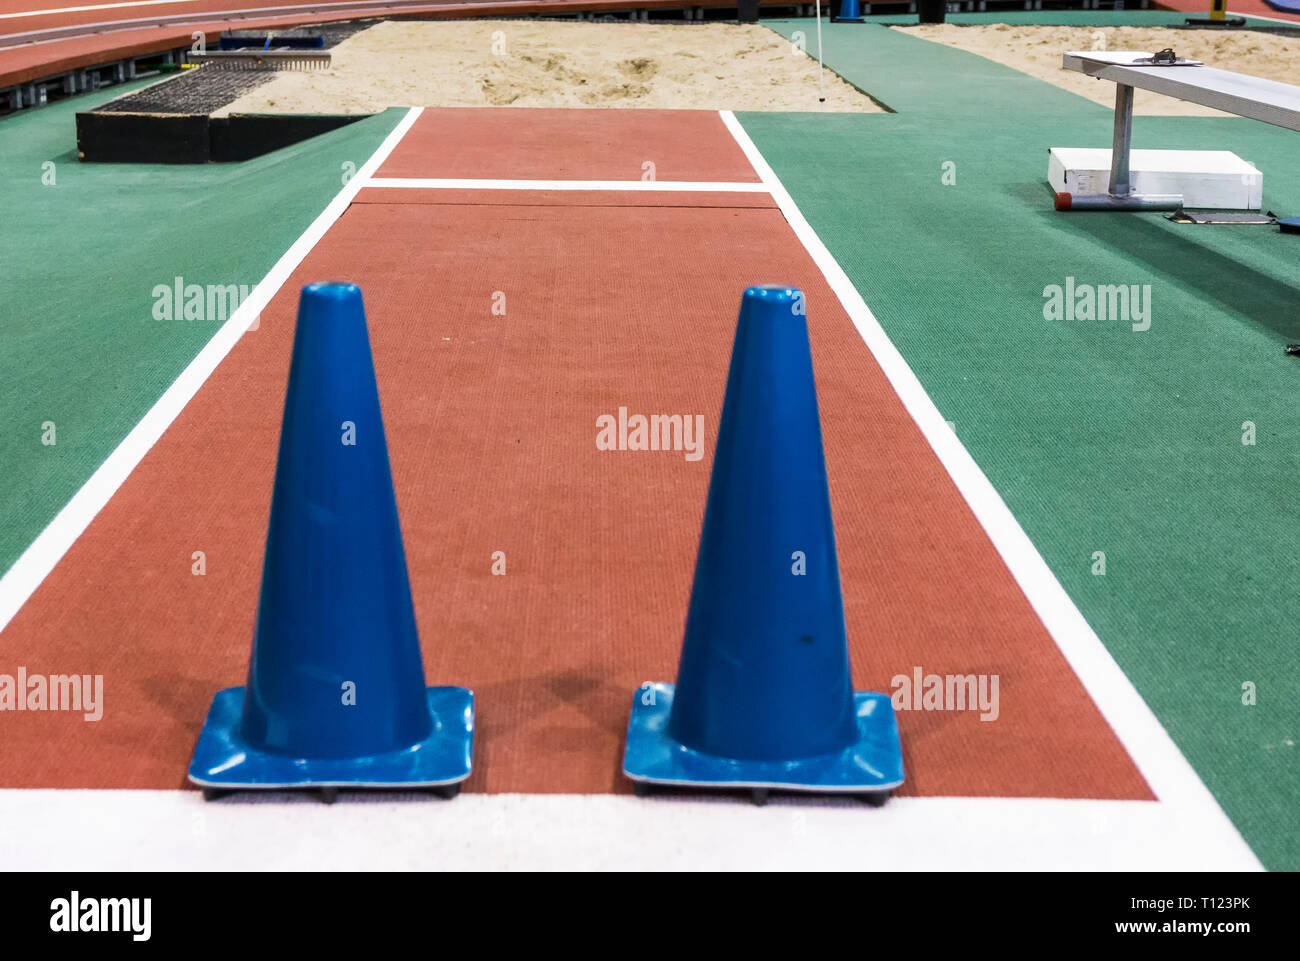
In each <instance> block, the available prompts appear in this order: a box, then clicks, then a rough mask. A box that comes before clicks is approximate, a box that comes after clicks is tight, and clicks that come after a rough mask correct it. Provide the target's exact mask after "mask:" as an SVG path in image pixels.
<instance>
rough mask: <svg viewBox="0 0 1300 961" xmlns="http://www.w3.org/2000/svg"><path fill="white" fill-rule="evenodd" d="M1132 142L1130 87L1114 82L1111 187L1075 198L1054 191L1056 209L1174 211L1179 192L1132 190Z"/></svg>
mask: <svg viewBox="0 0 1300 961" xmlns="http://www.w3.org/2000/svg"><path fill="white" fill-rule="evenodd" d="M1132 142H1133V88H1132V87H1131V86H1129V85H1128V84H1126V83H1117V84H1115V134H1114V138H1113V140H1112V143H1111V150H1110V187H1109V190H1108V192H1107V193H1104V194H1095V195H1093V196H1080V197H1076V196H1074V195H1073V194H1057V195H1056V209H1057V210H1177V209H1178V208H1179V207H1181V206H1182V205H1183V195H1182V194H1146V195H1145V196H1143V195H1139V194H1135V193H1133V188H1132V185H1131V184H1130V182H1129V181H1130V179H1131V178H1130V175H1129V154H1130V148H1131V146H1132Z"/></svg>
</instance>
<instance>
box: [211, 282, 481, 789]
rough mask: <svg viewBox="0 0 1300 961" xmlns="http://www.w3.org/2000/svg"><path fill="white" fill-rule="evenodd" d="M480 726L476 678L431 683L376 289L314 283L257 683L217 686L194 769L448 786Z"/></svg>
mask: <svg viewBox="0 0 1300 961" xmlns="http://www.w3.org/2000/svg"><path fill="white" fill-rule="evenodd" d="M236 701H238V702H239V706H238V710H237V711H235V710H234V707H235V702H236ZM471 738H472V695H471V694H470V692H469V691H466V690H464V689H462V688H431V689H427V690H426V688H425V681H424V667H423V664H422V662H421V657H420V643H419V639H418V637H417V634H416V625H415V611H414V608H413V605H412V602H411V588H410V583H409V580H408V576H407V570H406V556H405V553H404V551H403V547H402V534H401V528H400V526H399V523H398V515H397V500H396V497H395V495H394V491H393V481H392V475H391V472H390V469H389V463H388V449H387V445H386V442H385V437H384V425H383V419H382V416H381V413H380V404H379V393H378V389H377V386H376V382H375V372H374V367H373V364H372V362H371V357H370V342H369V338H368V335H367V332H366V320H365V311H364V308H363V306H362V300H361V291H360V289H359V288H357V287H356V286H354V285H352V284H313V285H311V286H309V287H305V288H304V289H303V291H302V298H301V301H300V303H299V309H298V327H297V331H296V334H295V337H294V345H293V360H292V364H291V367H290V371H289V388H288V393H287V396H286V399H285V406H284V420H283V422H282V427H281V432H280V454H279V460H278V461H277V464H276V472H275V489H274V494H273V496H272V501H271V521H270V528H269V531H268V534H267V539H266V557H265V562H264V565H263V570H262V592H261V600H260V603H259V606H258V613H257V628H256V633H255V635H254V638H253V653H252V658H251V660H250V664H249V671H248V685H247V688H246V689H245V688H230V689H228V690H227V691H223V692H221V693H220V694H218V695H217V699H216V701H214V704H213V711H212V714H211V715H210V716H209V719H208V724H207V725H205V728H204V732H203V735H202V736H201V737H200V742H199V748H198V750H197V752H196V755H195V760H194V764H193V765H192V766H191V770H190V777H191V780H194V781H195V782H196V783H199V784H203V785H204V786H209V787H268V786H327V785H334V786H365V785H380V784H382V785H398V784H401V785H410V784H424V785H446V784H451V783H456V782H458V781H460V780H463V779H464V778H465V777H467V776H468V774H469V765H470V751H471V748H472V741H471ZM232 762H234V763H232Z"/></svg>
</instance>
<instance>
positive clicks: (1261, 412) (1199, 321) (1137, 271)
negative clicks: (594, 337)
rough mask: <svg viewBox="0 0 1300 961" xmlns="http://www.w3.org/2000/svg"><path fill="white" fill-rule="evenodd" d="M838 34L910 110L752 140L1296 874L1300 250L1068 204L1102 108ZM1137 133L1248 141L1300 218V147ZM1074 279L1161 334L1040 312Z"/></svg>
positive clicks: (775, 126)
mask: <svg viewBox="0 0 1300 961" xmlns="http://www.w3.org/2000/svg"><path fill="white" fill-rule="evenodd" d="M769 25H770V26H772V28H773V29H775V30H777V31H778V32H779V33H781V34H783V35H785V36H789V35H790V34H791V32H792V31H794V30H796V29H802V30H805V32H806V33H807V35H808V36H809V37H812V36H813V33H812V29H813V25H812V24H811V22H810V21H783V22H779V23H770V24H769ZM824 31H825V33H824V36H825V50H826V61H827V63H828V65H830V66H833V67H834V68H835V69H836V71H837V72H839V73H840V74H841V75H843V76H844V77H845V78H846V79H848V80H849V81H850V82H852V83H854V84H856V85H858V86H859V87H861V88H862V89H864V90H867V91H869V92H870V93H871V94H872V95H873V96H875V97H877V98H878V99H880V100H881V101H883V102H884V103H887V104H889V105H890V106H891V107H892V108H893V109H895V110H897V111H898V113H896V114H892V115H856V114H766V113H749V114H743V115H742V116H741V120H742V122H743V124H744V126H745V129H746V130H747V131H748V132H749V133H750V135H751V136H752V137H753V139H754V141H755V142H756V144H757V145H758V147H759V149H760V150H761V151H762V152H763V155H764V156H765V157H766V158H767V159H768V160H769V162H770V163H771V164H772V166H773V168H774V169H775V171H776V173H777V175H778V176H779V177H780V178H781V180H782V181H783V182H784V183H785V184H786V185H787V187H788V188H789V190H790V192H791V194H792V195H793V197H794V199H795V201H796V202H797V203H798V204H799V206H800V209H801V210H802V211H803V212H804V214H805V215H806V216H807V217H808V219H809V221H810V222H811V223H812V225H813V227H814V228H815V229H816V230H817V232H818V233H819V235H820V236H821V237H822V239H823V240H824V241H825V243H826V245H827V246H828V247H829V248H830V250H831V252H832V253H833V254H834V255H835V257H836V258H837V259H838V260H839V262H840V264H841V265H842V266H843V267H844V269H845V271H846V272H847V273H848V275H849V276H850V278H852V280H853V282H854V284H855V285H856V286H857V287H858V289H859V291H860V292H861V293H862V295H863V297H864V298H865V299H866V301H867V303H868V304H869V305H870V306H871V308H872V310H873V312H874V313H875V314H876V316H877V318H879V320H880V322H881V324H882V325H883V326H884V328H885V330H886V331H887V332H888V333H889V336H890V338H891V339H892V340H893V341H894V343H895V344H896V345H897V346H898V347H899V349H900V350H901V351H902V352H903V354H904V356H905V357H906V358H907V360H908V362H909V364H910V365H911V366H912V368H913V370H915V372H916V373H917V375H918V376H919V377H920V379H921V381H922V382H923V383H924V385H925V387H926V389H927V390H928V391H929V393H930V395H931V396H932V397H933V398H934V400H935V402H936V404H937V405H938V407H939V409H940V410H941V411H942V412H943V414H944V416H945V417H946V418H947V419H948V420H950V421H953V422H955V424H956V431H957V434H958V436H959V437H960V438H961V440H962V441H963V442H964V443H965V445H966V446H967V447H968V448H969V450H970V451H971V453H972V454H973V455H974V457H975V459H976V460H977V461H978V462H979V464H980V466H981V467H982V468H983V469H984V471H985V473H986V474H987V475H988V476H989V478H990V479H991V480H992V482H993V483H994V485H995V486H996V487H997V489H998V491H999V492H1000V493H1001V495H1002V497H1003V498H1004V499H1005V500H1006V502H1007V504H1008V505H1009V506H1010V508H1011V509H1012V511H1013V512H1014V513H1015V515H1016V517H1017V518H1018V519H1019V520H1020V522H1021V524H1022V525H1023V526H1024V528H1025V530H1026V531H1027V532H1028V534H1029V535H1030V537H1031V538H1032V539H1033V541H1034V543H1035V544H1036V545H1037V547H1038V549H1039V550H1040V551H1041V552H1042V554H1043V556H1044V557H1045V558H1046V560H1047V562H1048V564H1049V565H1050V566H1051V568H1052V570H1053V571H1054V572H1055V574H1056V576H1057V577H1058V578H1059V579H1060V581H1061V582H1062V584H1064V586H1065V587H1066V589H1067V590H1068V591H1069V592H1070V594H1071V596H1072V597H1073V598H1074V599H1075V601H1076V603H1077V604H1078V605H1079V607H1080V608H1081V610H1082V611H1083V613H1084V615H1085V616H1086V617H1087V618H1088V620H1089V622H1090V623H1091V624H1092V626H1093V627H1094V628H1095V629H1096V631H1097V633H1098V634H1099V635H1100V637H1101V638H1102V640H1103V641H1104V642H1105V644H1106V645H1107V647H1108V648H1109V649H1110V651H1111V652H1112V654H1113V655H1114V656H1115V658H1116V659H1117V660H1118V662H1119V663H1120V665H1121V666H1122V667H1123V669H1124V670H1125V672H1126V673H1127V674H1128V675H1129V677H1130V678H1132V680H1133V682H1134V683H1135V685H1136V686H1137V688H1138V690H1139V691H1140V692H1141V694H1142V696H1143V697H1144V698H1145V699H1146V701H1147V703H1148V704H1149V705H1150V706H1151V707H1152V709H1153V710H1154V711H1155V712H1156V714H1157V715H1158V716H1159V718H1160V720H1161V721H1162V722H1163V723H1164V725H1165V727H1166V728H1167V730H1168V731H1169V732H1170V734H1171V735H1172V736H1173V738H1174V740H1175V741H1176V742H1177V743H1178V745H1179V747H1180V748H1181V749H1182V750H1183V751H1184V753H1185V754H1186V755H1187V757H1188V758H1189V759H1190V760H1191V762H1192V764H1193V765H1194V767H1195V768H1196V770H1197V771H1198V773H1199V774H1200V775H1201V777H1202V778H1203V779H1204V780H1205V782H1206V784H1207V785H1208V786H1209V787H1210V789H1211V790H1212V791H1213V792H1214V794H1215V796H1216V797H1217V798H1218V799H1219V801H1220V803H1221V804H1222V805H1223V807H1224V809H1225V810H1226V811H1227V812H1228V814H1229V815H1230V816H1231V817H1232V819H1233V821H1234V822H1235V823H1236V824H1237V826H1238V828H1239V829H1240V830H1241V831H1242V833H1243V835H1244V836H1245V837H1246V839H1247V840H1248V842H1249V843H1250V844H1251V845H1252V847H1253V848H1254V849H1255V851H1256V853H1257V854H1258V855H1259V856H1260V858H1261V860H1263V862H1264V863H1265V864H1266V865H1267V866H1268V867H1271V868H1282V869H1293V870H1294V869H1298V868H1300V821H1298V820H1297V819H1296V817H1295V811H1296V805H1297V800H1298V799H1300V749H1298V748H1297V741H1300V646H1298V645H1297V643H1296V639H1295V638H1296V633H1295V626H1294V625H1295V622H1296V621H1297V620H1300V597H1298V596H1297V594H1296V592H1295V589H1294V588H1295V585H1296V583H1297V582H1298V581H1300V560H1298V558H1297V554H1298V553H1300V533H1298V527H1297V513H1296V511H1295V509H1294V507H1293V503H1294V499H1295V494H1296V489H1297V484H1298V483H1300V405H1298V404H1297V403H1296V399H1295V398H1296V396H1297V393H1298V392H1300V359H1297V358H1291V357H1287V356H1285V355H1284V353H1283V347H1284V345H1285V344H1287V343H1291V342H1298V341H1300V314H1297V312H1296V309H1295V305H1296V302H1297V298H1298V297H1300V237H1296V236H1289V235H1282V234H1280V233H1279V231H1278V230H1277V229H1276V228H1273V227H1194V226H1177V225H1174V224H1171V223H1169V222H1168V221H1166V220H1165V219H1164V218H1163V217H1162V216H1161V215H1160V214H1135V213H1125V214H1116V213H1105V214H1087V213H1083V214H1057V213H1055V212H1054V211H1053V210H1052V196H1051V191H1050V189H1049V187H1048V186H1047V183H1046V176H1047V150H1048V148H1049V147H1052V146H1099V147H1102V146H1108V145H1109V142H1110V133H1111V129H1110V128H1111V112H1110V111H1109V110H1108V109H1106V108H1104V107H1100V106H1098V105H1096V104H1093V103H1091V102H1089V101H1087V100H1084V99H1083V98H1080V97H1077V96H1075V95H1073V94H1070V93H1066V92H1064V91H1062V90H1059V89H1057V88H1055V87H1053V86H1051V85H1049V84H1046V83H1042V82H1040V81H1038V80H1035V79H1032V78H1030V77H1029V76H1027V75H1024V74H1020V73H1018V72H1016V71H1013V70H1011V69H1009V68H1006V67H1002V66H999V65H997V64H995V63H992V62H991V61H988V60H985V59H983V58H980V57H976V56H973V55H970V54H967V53H964V52H961V51H958V50H955V49H952V48H949V47H944V46H940V45H937V44H930V43H927V42H926V41H923V40H919V39H916V38H913V37H910V36H907V35H904V34H900V33H898V32H897V31H893V30H889V29H887V28H885V27H880V26H874V25H868V26H860V25H858V26H855V25H847V24H846V25H830V26H828V27H825V28H824ZM1134 142H1135V146H1137V147H1154V146H1160V147H1169V148H1202V149H1226V150H1233V151H1236V152H1237V153H1238V154H1239V155H1241V156H1242V157H1244V158H1246V159H1248V160H1250V161H1253V162H1254V163H1255V164H1256V165H1257V166H1259V167H1260V169H1261V170H1262V171H1263V173H1264V186H1265V191H1264V203H1265V207H1266V208H1270V209H1273V210H1275V211H1277V212H1279V213H1280V214H1288V215H1295V214H1300V178H1297V177H1296V168H1295V158H1296V156H1297V151H1298V150H1300V135H1297V134H1295V133H1292V132H1290V131H1286V130H1280V129H1278V128H1274V127H1270V126H1267V125H1264V124H1260V123H1256V122H1254V121H1250V120H1245V119H1237V118H1231V119H1220V118H1215V119H1210V118H1144V117H1139V118H1137V120H1136V121H1135V128H1134ZM948 162H951V163H953V164H955V168H949V169H953V170H955V173H956V183H955V184H953V185H945V184H944V183H943V172H944V165H945V164H946V163H948ZM1067 277H1073V278H1074V279H1075V282H1076V283H1078V284H1095V285H1102V284H1139V285H1146V284H1149V285H1150V287H1151V305H1152V310H1151V327H1150V329H1149V330H1146V331H1141V332H1137V331H1134V330H1133V329H1132V325H1131V324H1130V323H1128V322H1125V321H1121V320H1114V321H1111V320H1105V321H1100V320H1091V321H1089V320H1073V321H1065V320H1047V319H1044V313H1043V306H1044V303H1045V299H1044V296H1043V292H1044V289H1045V288H1046V287H1048V286H1049V285H1053V284H1058V285H1064V284H1065V283H1066V278H1067ZM812 307H813V305H810V308H812ZM1246 422H1250V423H1252V424H1253V425H1254V430H1255V443H1254V444H1253V445H1245V444H1243V443H1242V440H1243V433H1244V431H1243V424H1245V423H1246ZM1098 551H1102V552H1104V553H1105V560H1106V568H1105V574H1104V575H1102V576H1098V575H1096V574H1094V573H1093V569H1094V552H1098ZM1248 682H1249V683H1252V684H1254V685H1255V686H1256V698H1257V703H1255V704H1254V705H1253V706H1247V705H1244V704H1243V685H1244V684H1246V683H1248ZM1061 723H1062V724H1068V723H1069V718H1062V719H1061Z"/></svg>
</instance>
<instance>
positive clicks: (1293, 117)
mask: <svg viewBox="0 0 1300 961" xmlns="http://www.w3.org/2000/svg"><path fill="white" fill-rule="evenodd" d="M1151 56H1152V55H1151V54H1150V53H1147V52H1145V51H1142V50H1087V51H1072V52H1070V53H1066V54H1065V55H1064V57H1063V59H1062V64H1061V66H1062V67H1064V68H1065V69H1066V70H1076V71H1078V72H1079V73H1084V74H1087V75H1088V76H1090V77H1096V78H1098V79H1099V80H1111V81H1113V82H1114V83H1115V134H1114V141H1113V144H1112V147H1111V155H1110V157H1111V165H1110V186H1109V189H1108V192H1107V193H1105V194H1094V195H1089V196H1071V195H1069V194H1064V195H1060V194H1058V196H1057V204H1056V206H1057V209H1058V210H1069V209H1110V210H1173V209H1175V208H1177V207H1179V206H1180V205H1181V204H1182V197H1181V196H1179V195H1173V194H1165V195H1150V194H1149V195H1145V196H1144V195H1140V194H1136V193H1133V191H1132V187H1131V184H1130V176H1129V152H1130V145H1131V143H1132V139H1133V90H1134V88H1135V87H1141V88H1142V89H1143V90H1150V91H1153V92H1154V93H1160V94H1164V95H1165V96H1167V97H1176V98H1177V99H1179V100H1186V101H1188V102H1190V103H1198V104H1202V105H1204V106H1206V107H1213V108H1214V109H1216V110H1222V111H1224V112H1226V113H1235V114H1237V115H1239V116H1242V117H1249V118H1251V119H1252V120H1262V121H1263V122H1264V123H1271V124H1274V125H1275V126H1278V127H1286V128H1287V129H1289V130H1300V87H1295V86H1292V85H1291V84H1288V83H1278V82H1277V81H1276V80H1263V79H1260V78H1259V77H1251V76H1248V75H1246V74H1243V73H1233V72H1232V71H1230V70H1218V69H1215V68H1214V67H1207V66H1205V65H1204V64H1202V63H1200V62H1199V61H1194V60H1183V61H1178V62H1177V63H1175V64H1172V65H1155V64H1151V63H1146V64H1142V63H1137V62H1135V61H1138V60H1139V59H1142V58H1150V57H1151Z"/></svg>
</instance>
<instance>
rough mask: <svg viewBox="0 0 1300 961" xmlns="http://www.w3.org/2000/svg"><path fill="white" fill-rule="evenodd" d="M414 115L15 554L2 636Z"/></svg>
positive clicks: (5, 587) (1, 584)
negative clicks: (55, 512)
mask: <svg viewBox="0 0 1300 961" xmlns="http://www.w3.org/2000/svg"><path fill="white" fill-rule="evenodd" d="M421 112H422V111H421V108H420V107H412V108H410V109H409V110H408V111H407V113H406V116H404V117H403V118H402V119H401V120H400V121H398V124H397V126H396V127H394V128H393V130H392V131H391V132H390V133H389V134H388V136H387V137H385V138H384V142H383V143H381V144H380V145H379V148H378V149H377V150H376V151H375V152H374V153H373V154H371V155H370V159H369V160H367V161H366V162H365V164H363V165H362V167H361V169H360V170H358V171H357V172H356V173H355V174H354V175H353V176H352V178H351V179H350V180H349V181H348V182H347V183H346V184H344V186H343V189H342V190H340V191H339V192H338V193H337V194H336V195H335V197H334V199H333V200H331V201H330V202H329V205H328V206H326V208H325V209H324V210H322V211H321V212H320V214H319V216H317V217H316V219H315V220H313V221H312V222H311V225H310V226H309V227H308V228H307V229H306V230H304V231H303V233H302V235H301V236H300V237H299V238H298V239H297V240H296V241H294V243H293V246H292V247H290V248H289V249H288V250H287V251H285V253H284V254H283V256H281V257H280V259H279V260H278V261H276V263H275V266H274V267H272V268H271V270H270V273H268V274H267V275H266V276H265V277H264V278H262V281H261V283H259V284H258V285H257V286H256V287H255V288H254V289H253V291H252V293H250V294H249V295H248V297H247V299H245V300H244V302H243V303H242V304H240V305H239V309H238V310H236V311H235V312H234V313H233V314H231V315H230V319H229V320H227V321H226V322H225V324H223V325H222V326H221V328H220V329H219V330H218V331H217V332H216V333H215V334H214V335H213V336H212V339H211V340H209V341H208V342H207V344H206V345H205V346H204V348H203V349H202V350H201V351H199V353H198V355H197V356H196V357H195V358H194V359H193V360H192V361H190V363H189V365H188V366H187V367H186V368H185V369H184V370H183V371H181V374H180V376H179V377H177V378H176V380H175V381H174V382H173V383H172V385H171V386H170V387H168V388H167V390H166V391H164V392H163V395H162V396H161V397H159V398H158V400H157V402H156V403H155V404H154V405H153V407H151V408H150V409H149V412H148V413H147V414H145V415H144V417H143V418H141V420H140V422H139V423H138V424H136V425H135V427H133V428H132V429H131V432H130V433H129V434H127V435H126V437H125V438H123V439H122V442H121V443H120V444H118V445H117V447H116V449H114V451H113V452H112V453H111V454H109V455H108V458H107V459H106V460H105V461H104V463H102V464H100V465H99V468H98V469H97V470H96V471H95V473H93V474H91V475H90V479H89V480H87V481H86V483H85V484H83V485H82V487H81V490H79V491H77V493H76V494H74V495H73V497H72V499H71V500H70V501H68V503H67V504H65V505H64V506H63V509H62V510H60V511H59V513H58V514H56V515H55V517H54V519H53V520H52V521H50V523H49V525H48V526H46V528H45V530H43V531H41V533H40V534H39V535H38V536H37V538H36V539H35V540H34V541H32V543H31V544H30V545H29V546H28V547H27V550H25V551H23V553H22V555H21V556H20V557H19V558H18V560H16V561H14V564H13V566H12V567H11V568H9V570H8V571H6V572H5V575H4V577H0V631H3V630H4V629H5V627H6V626H8V624H9V622H10V621H11V620H12V619H13V617H14V615H15V614H17V613H18V611H19V610H20V609H21V608H22V606H23V605H24V604H25V603H27V599H28V598H29V597H31V596H32V594H33V593H34V592H35V591H36V589H37V588H38V587H40V586H41V582H42V581H44V580H45V578H46V577H47V576H48V575H49V573H50V571H52V570H54V566H55V565H56V564H58V562H59V561H60V560H61V559H62V558H63V555H64V554H66V553H67V552H68V549H69V548H71V547H72V545H73V543H74V542H75V541H76V539H77V538H78V537H80V536H81V534H82V532H84V531H85V529H86V528H87V527H88V526H90V522H91V521H92V520H94V519H95V515H97V514H98V513H99V512H100V511H101V510H103V508H104V505H105V504H107V503H108V502H109V499H110V498H112V496H113V495H114V494H115V493H117V489H118V488H119V487H121V486H122V483H123V482H124V481H125V480H126V479H127V477H128V476H129V475H130V474H131V472H132V471H133V470H135V468H136V465H138V464H139V463H140V461H142V460H143V459H144V456H145V455H146V454H148V453H149V450H150V449H151V448H152V447H153V445H154V444H156V443H157V442H158V438H160V437H162V435H163V432H164V431H166V430H167V428H168V427H170V426H171V424H172V422H173V421H174V420H176V418H177V417H178V416H180V413H181V411H182V410H184V409H185V405H186V404H188V403H189V402H190V399H191V398H192V397H193V396H194V395H195V394H196V393H198V391H199V388H200V387H202V386H203V383H204V381H206V380H207V379H208V377H210V376H211V375H212V372H213V371H214V370H216V369H217V365H218V364H220V363H221V362H222V360H224V359H225V357H226V355H227V354H229V353H230V351H231V349H232V348H233V347H234V346H235V344H236V343H237V342H238V341H239V338H240V337H242V336H243V335H244V332H245V331H246V330H247V329H248V327H249V326H250V325H251V324H252V322H253V320H254V319H255V318H256V317H257V316H258V315H259V314H261V312H262V310H263V308H265V307H266V305H267V304H268V303H270V301H271V298H272V297H274V296H275V295H276V293H277V292H278V291H279V289H280V287H281V286H283V285H284V282H285V281H286V280H288V279H289V275H290V274H291V273H293V271H294V270H295V269H296V268H297V266H298V265H299V264H300V263H302V261H303V258H304V257H306V256H307V254H308V252H310V251H311V249H312V248H313V247H315V246H316V243H317V242H318V241H319V240H320V239H321V237H323V236H324V235H325V232H326V231H327V230H329V229H330V227H331V226H332V225H333V223H334V221H336V220H338V219H339V217H340V216H342V215H343V211H345V210H347V208H348V204H350V203H351V202H352V198H354V197H355V196H356V195H357V192H358V191H360V190H361V188H362V187H363V186H365V184H366V181H367V180H368V179H369V178H370V176H371V175H372V174H373V173H374V172H375V171H376V170H378V169H379V165H380V164H382V163H383V162H384V161H385V160H386V159H387V158H388V155H389V154H390V153H392V151H393V148H394V147H396V146H397V144H398V141H400V140H401V139H402V137H403V136H405V135H406V132H407V131H408V130H410V129H411V125H412V124H413V123H415V121H416V119H417V118H418V117H419V116H420V113H421Z"/></svg>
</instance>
